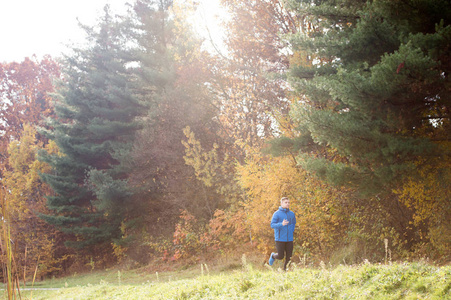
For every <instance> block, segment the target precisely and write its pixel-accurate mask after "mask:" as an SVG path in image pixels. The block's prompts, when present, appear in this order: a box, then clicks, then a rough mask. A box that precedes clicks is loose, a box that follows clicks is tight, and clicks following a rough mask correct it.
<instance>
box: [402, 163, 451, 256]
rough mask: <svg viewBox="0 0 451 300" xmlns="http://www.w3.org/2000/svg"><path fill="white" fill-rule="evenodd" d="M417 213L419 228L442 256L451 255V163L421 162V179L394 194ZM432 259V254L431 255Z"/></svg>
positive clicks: (417, 176) (415, 219)
mask: <svg viewBox="0 0 451 300" xmlns="http://www.w3.org/2000/svg"><path fill="white" fill-rule="evenodd" d="M394 192H395V193H396V194H398V196H399V199H400V201H401V202H403V203H404V204H405V205H406V206H407V207H410V208H411V209H412V210H413V211H414V215H413V219H414V225H415V226H423V227H424V226H426V228H427V231H426V232H422V231H421V230H419V234H421V235H422V236H421V237H422V238H423V239H429V240H430V242H431V243H432V245H433V246H434V247H435V248H436V249H437V250H438V252H439V254H440V255H445V256H450V255H451V202H450V199H451V160H450V159H446V157H443V158H441V159H440V160H438V159H437V160H434V161H428V162H425V161H422V162H418V167H417V175H416V176H415V177H411V178H409V179H407V180H406V181H405V182H404V184H403V186H402V187H400V188H399V189H397V190H395V191H394ZM428 255H430V254H428Z"/></svg>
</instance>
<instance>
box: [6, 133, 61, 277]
mask: <svg viewBox="0 0 451 300" xmlns="http://www.w3.org/2000/svg"><path fill="white" fill-rule="evenodd" d="M35 136H36V130H35V129H34V128H33V127H31V126H29V125H25V126H24V131H23V133H22V135H21V137H20V140H15V141H12V142H11V143H10V145H9V148H8V154H9V160H8V164H9V168H8V169H7V170H4V178H3V181H2V183H3V185H4V188H5V190H6V191H7V192H8V193H7V195H6V201H8V208H9V212H8V213H9V215H10V224H11V239H12V240H13V242H14V244H15V247H14V250H15V253H14V256H15V261H16V264H18V266H17V267H18V268H19V269H22V271H21V272H20V273H21V274H27V273H28V274H30V272H33V270H32V265H33V264H34V265H36V264H37V263H38V261H39V265H40V267H39V270H40V272H41V274H42V275H43V274H46V273H49V272H52V271H55V270H56V269H58V267H57V266H58V264H59V262H60V261H58V259H57V258H55V257H53V251H52V249H53V247H54V238H55V230H54V229H53V228H51V227H50V226H49V225H48V224H46V223H45V222H44V221H43V220H41V219H40V218H39V216H38V215H39V214H40V213H46V212H47V210H46V206H45V201H46V199H45V196H46V195H47V194H49V193H50V188H49V187H48V186H47V185H45V184H44V183H43V182H42V181H41V180H40V177H39V173H41V172H48V171H49V169H50V167H49V166H48V165H47V164H45V163H43V162H40V161H38V160H37V159H36V153H37V151H38V150H39V149H41V148H42V147H43V144H42V142H40V141H37V140H36V138H35ZM46 148H47V149H48V151H57V147H56V145H55V144H54V143H50V144H49V145H48V146H47V147H46Z"/></svg>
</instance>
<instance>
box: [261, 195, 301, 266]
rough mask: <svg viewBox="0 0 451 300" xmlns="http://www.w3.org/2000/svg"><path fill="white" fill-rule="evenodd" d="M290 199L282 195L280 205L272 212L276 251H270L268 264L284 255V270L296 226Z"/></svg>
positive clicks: (291, 248) (291, 251) (291, 247)
mask: <svg viewBox="0 0 451 300" xmlns="http://www.w3.org/2000/svg"><path fill="white" fill-rule="evenodd" d="M289 207H290V199H288V197H283V198H282V199H280V207H279V209H278V210H277V211H276V212H275V213H274V214H273V216H272V219H271V228H273V229H274V237H275V240H276V249H277V253H275V252H273V253H271V256H270V257H269V262H268V263H269V265H270V266H272V264H273V263H274V260H276V259H283V258H284V256H285V264H284V266H283V268H284V270H286V269H287V265H288V262H289V261H290V259H291V256H292V255H293V234H294V228H295V226H296V216H295V215H294V212H292V211H291V210H290V209H289Z"/></svg>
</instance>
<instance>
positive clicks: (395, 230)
mask: <svg viewBox="0 0 451 300" xmlns="http://www.w3.org/2000/svg"><path fill="white" fill-rule="evenodd" d="M222 5H223V7H224V8H225V9H226V10H227V11H228V14H229V15H228V19H227V23H226V24H225V25H224V28H225V29H224V30H225V40H224V46H223V47H219V48H217V50H218V51H212V50H208V51H207V50H206V48H205V43H206V41H203V40H202V39H201V38H200V37H198V35H197V34H196V33H195V32H194V31H193V29H192V26H191V25H190V22H188V20H189V18H190V17H192V16H193V15H194V12H195V10H196V8H197V6H196V4H195V2H192V1H169V0H158V1H157V0H137V1H135V2H134V3H132V4H131V5H130V6H129V10H128V12H127V13H126V14H124V15H113V14H112V13H111V12H110V10H109V8H108V6H105V10H104V13H103V14H102V15H101V16H100V17H99V19H98V23H97V24H96V25H95V26H92V27H90V26H83V25H82V28H83V29H84V30H85V32H86V43H85V44H84V45H82V46H79V47H74V48H73V49H72V51H71V52H70V53H68V54H66V55H65V56H64V57H62V58H58V59H54V58H52V57H50V56H47V57H44V58H42V59H37V58H36V57H31V58H27V59H25V60H24V61H22V62H4V63H2V64H1V71H0V82H1V84H0V95H1V97H0V101H1V110H0V118H1V122H0V130H1V133H2V137H1V142H0V164H1V192H0V193H1V205H2V220H3V222H2V224H1V226H2V254H3V258H4V259H3V261H4V262H6V261H7V260H8V259H7V258H6V257H7V253H6V251H5V250H4V249H5V247H6V246H7V244H8V243H10V249H11V250H12V252H11V260H12V261H13V262H14V266H12V265H8V264H7V263H4V269H3V271H4V272H5V268H8V266H9V268H13V269H14V272H16V273H17V274H19V275H20V276H21V277H22V276H23V278H24V280H25V279H26V278H30V277H31V276H33V274H34V273H35V272H36V273H37V274H38V275H39V276H46V275H51V274H53V275H55V274H62V273H64V272H70V271H73V270H80V269H82V268H101V267H106V266H111V265H113V264H116V263H129V264H135V265H146V264H149V263H150V262H154V263H155V262H170V261H179V260H187V261H192V262H194V261H198V260H201V259H208V258H211V257H215V256H216V257H217V256H220V255H228V254H231V253H234V252H236V251H244V250H243V249H245V251H252V252H254V253H261V254H262V257H266V254H269V253H270V252H271V251H272V250H273V247H274V245H273V231H272V230H271V228H270V226H269V222H270V218H271V215H272V213H273V212H274V211H275V210H276V209H277V207H278V205H279V199H280V198H281V197H282V196H287V197H289V198H290V199H291V209H292V210H293V211H294V212H295V213H296V215H297V219H298V221H297V228H296V232H295V256H296V257H301V258H303V259H307V260H308V261H310V262H319V261H330V262H331V263H343V262H344V263H359V262H362V261H363V260H364V259H369V260H371V261H381V260H384V259H387V258H388V257H389V258H390V259H393V260H397V259H399V260H408V259H420V258H427V259H431V260H433V261H436V262H440V263H446V262H449V261H450V258H451V256H450V255H451V188H450V183H451V156H450V154H451V123H450V109H451V98H450V97H451V85H450V71H451V57H450V53H451V24H450V21H451V4H450V2H449V1H447V0H403V1H393V0H380V1H366V0H361V1H356V0H352V1H351V0H334V1H332V0H325V1H316V0H286V1H284V0H280V1H278V0H238V1H237V0H222ZM3 274H5V273H3Z"/></svg>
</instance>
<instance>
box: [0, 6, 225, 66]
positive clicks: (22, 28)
mask: <svg viewBox="0 0 451 300" xmlns="http://www.w3.org/2000/svg"><path fill="white" fill-rule="evenodd" d="M127 2H130V1H128V0H0V41H1V45H0V62H12V61H17V62H21V61H23V59H24V58H25V57H27V56H28V57H30V56H32V55H33V54H36V55H37V56H38V58H40V57H41V56H42V55H44V54H50V55H52V56H53V57H57V56H59V55H60V53H61V52H67V50H66V49H67V47H66V45H68V44H71V43H79V42H82V41H83V37H84V33H83V31H82V30H81V29H80V28H79V27H78V22H77V18H78V19H79V20H80V22H81V23H82V24H87V25H94V24H96V19H97V18H98V17H99V16H101V15H102V12H103V7H104V5H105V4H106V3H109V4H110V6H111V8H112V10H113V12H118V13H119V14H122V12H123V11H125V8H126V6H125V3H127ZM196 2H198V3H200V4H199V8H198V13H199V14H200V17H199V18H198V20H199V21H200V22H204V23H205V22H207V24H209V27H211V28H212V30H213V34H214V35H218V32H217V30H218V29H217V25H215V24H217V23H218V22H217V20H218V15H219V7H220V6H219V0H197V1H196ZM198 27H199V28H204V27H205V25H204V26H202V25H201V24H199V26H198Z"/></svg>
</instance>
